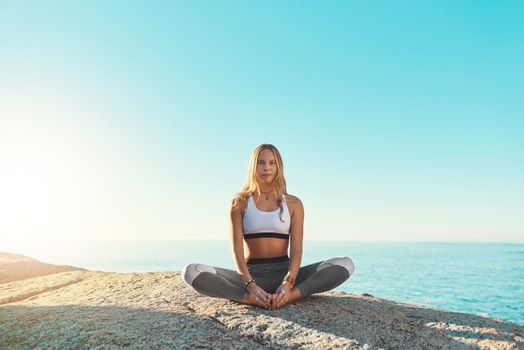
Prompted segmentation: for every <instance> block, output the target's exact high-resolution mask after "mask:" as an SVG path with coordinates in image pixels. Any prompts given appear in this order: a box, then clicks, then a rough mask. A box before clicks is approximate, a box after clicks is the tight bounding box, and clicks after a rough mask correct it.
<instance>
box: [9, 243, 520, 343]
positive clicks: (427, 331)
mask: <svg viewBox="0 0 524 350" xmlns="http://www.w3.org/2000/svg"><path fill="white" fill-rule="evenodd" d="M10 259H11V260H10ZM13 259H15V260H16V261H18V263H19V264H20V262H21V261H25V264H26V265H25V268H24V269H20V270H19V271H22V272H23V271H28V268H29V267H30V266H32V268H30V269H29V270H31V271H32V272H35V271H40V272H41V273H43V274H42V275H40V276H30V277H28V276H29V275H28V274H27V273H26V274H23V273H22V274H21V275H19V277H20V278H19V279H18V280H10V281H9V282H4V283H1V282H0V348H27V347H37V346H39V347H67V348H85V347H100V346H102V347H113V348H125V347H133V348H135V347H136V348H141V347H148V348H166V347H167V348H193V347H199V346H200V347H213V348H231V347H234V348H245V349H248V348H249V349H251V348H255V349H257V348H267V347H268V346H269V347H273V348H304V349H309V348H311V349H312V348H354V349H378V348H387V349H401V348H413V349H432V348H434V349H437V348H439V349H440V348H446V347H450V348H458V349H460V348H464V349H471V348H472V347H476V348H481V349H494V348H496V349H519V348H523V347H524V327H523V326H521V325H518V324H515V323H512V322H509V321H504V320H500V319H496V318H490V317H484V316H478V315H473V314H467V313H460V312H453V311H449V310H443V309H437V308H431V307H426V306H422V305H414V304H406V303H401V302H396V301H391V300H387V299H381V298H375V297H373V296H370V295H365V294H351V293H345V292H339V291H332V292H324V293H320V294H315V295H313V296H311V297H308V298H305V299H302V300H299V301H297V302H294V303H292V304H289V305H286V306H285V307H283V308H281V309H278V310H266V309H260V308H257V307H254V306H249V305H243V304H239V303H235V302H232V301H228V300H222V299H216V298H210V297H206V296H203V295H200V294H198V293H196V292H195V291H194V290H192V289H190V288H189V287H187V286H186V285H185V283H184V282H183V281H182V279H181V277H180V272H179V271H173V272H144V273H116V272H103V271H89V270H85V269H81V268H76V267H73V266H65V267H64V266H59V265H51V264H46V263H42V262H39V261H37V260H34V259H31V258H27V257H23V256H20V255H15V254H7V253H0V280H1V278H2V277H4V278H5V276H2V275H4V274H5V273H6V267H7V266H14V265H12V264H13V262H14V261H13ZM8 264H11V265H8ZM61 269H65V270H61ZM53 271H54V272H53ZM8 273H11V276H12V275H13V271H11V272H8Z"/></svg>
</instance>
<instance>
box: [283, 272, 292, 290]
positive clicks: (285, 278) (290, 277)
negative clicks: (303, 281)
mask: <svg viewBox="0 0 524 350" xmlns="http://www.w3.org/2000/svg"><path fill="white" fill-rule="evenodd" d="M286 281H287V282H289V283H291V286H292V287H295V277H292V276H291V275H286V277H284V281H283V282H286Z"/></svg>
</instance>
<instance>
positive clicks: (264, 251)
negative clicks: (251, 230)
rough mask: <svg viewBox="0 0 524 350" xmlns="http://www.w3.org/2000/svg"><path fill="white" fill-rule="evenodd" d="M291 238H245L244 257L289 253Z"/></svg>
mask: <svg viewBox="0 0 524 350" xmlns="http://www.w3.org/2000/svg"><path fill="white" fill-rule="evenodd" d="M288 244H289V240H287V239H281V238H273V237H260V238H251V239H249V240H244V257H245V258H246V259H248V258H252V259H260V258H273V257H276V256H282V255H287V247H288Z"/></svg>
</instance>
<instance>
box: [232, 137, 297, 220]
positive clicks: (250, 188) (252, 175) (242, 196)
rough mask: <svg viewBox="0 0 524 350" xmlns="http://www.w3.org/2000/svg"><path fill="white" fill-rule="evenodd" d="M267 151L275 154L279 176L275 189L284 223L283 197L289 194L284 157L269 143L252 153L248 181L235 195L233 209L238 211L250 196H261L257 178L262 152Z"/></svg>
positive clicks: (276, 178) (276, 177) (275, 182)
mask: <svg viewBox="0 0 524 350" xmlns="http://www.w3.org/2000/svg"><path fill="white" fill-rule="evenodd" d="M265 149H270V150H271V151H272V152H273V155H274V156H275V160H276V165H277V174H276V176H275V180H273V188H274V189H275V192H276V197H277V203H278V206H279V207H280V215H279V216H280V221H282V222H284V220H282V214H283V213H284V207H283V206H282V200H283V196H282V195H283V194H287V189H286V179H285V178H284V163H283V162H282V157H281V156H280V152H279V151H278V149H277V148H276V147H275V146H273V145H272V144H269V143H263V144H261V145H260V146H257V147H256V148H255V149H254V150H253V152H251V159H250V160H249V168H248V170H247V181H246V183H245V185H244V186H243V187H242V189H241V190H240V192H238V193H237V194H236V195H235V198H234V199H233V208H234V209H235V210H236V209H237V208H238V205H239V203H240V202H241V201H242V202H243V201H245V200H247V198H248V197H249V196H252V195H253V194H255V193H257V194H258V195H259V196H260V193H261V192H260V188H259V187H258V183H257V177H256V172H257V162H258V156H259V155H260V152H262V151H263V150H265Z"/></svg>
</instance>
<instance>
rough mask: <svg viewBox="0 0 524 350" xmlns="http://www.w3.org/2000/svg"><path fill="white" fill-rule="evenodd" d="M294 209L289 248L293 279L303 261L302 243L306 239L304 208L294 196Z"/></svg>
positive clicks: (289, 273) (290, 268) (290, 272)
mask: <svg viewBox="0 0 524 350" xmlns="http://www.w3.org/2000/svg"><path fill="white" fill-rule="evenodd" d="M292 201H293V202H294V203H293V206H294V209H293V215H291V229H290V231H291V235H290V236H291V237H290V240H291V241H290V247H289V260H290V261H289V272H288V275H290V276H291V277H293V278H296V277H297V274H298V270H299V269H300V263H301V261H302V242H303V237H304V206H303V205H302V202H301V201H300V199H298V197H295V196H293V199H292Z"/></svg>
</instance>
